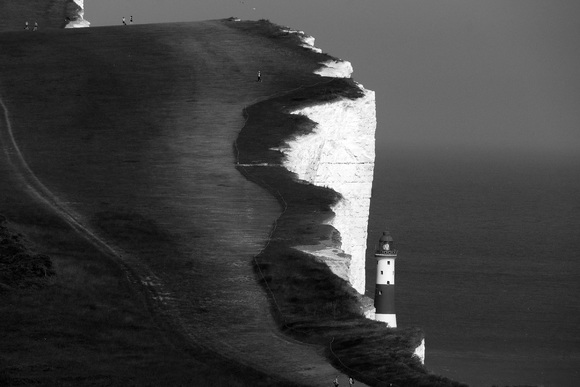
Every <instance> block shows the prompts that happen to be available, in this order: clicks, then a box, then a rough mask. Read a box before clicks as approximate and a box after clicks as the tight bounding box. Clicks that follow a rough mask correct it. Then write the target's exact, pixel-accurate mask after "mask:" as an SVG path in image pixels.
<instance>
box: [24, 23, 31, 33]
mask: <svg viewBox="0 0 580 387" xmlns="http://www.w3.org/2000/svg"><path fill="white" fill-rule="evenodd" d="M24 29H25V30H27V31H28V30H29V29H30V28H28V21H26V23H24Z"/></svg>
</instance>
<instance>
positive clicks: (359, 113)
mask: <svg viewBox="0 0 580 387" xmlns="http://www.w3.org/2000/svg"><path fill="white" fill-rule="evenodd" d="M333 63H335V64H337V63H338V65H334V66H333V67H332V68H331V70H330V72H329V73H328V74H329V75H330V76H334V72H335V70H336V69H337V68H340V69H341V71H342V73H343V74H344V69H345V68H346V69H348V68H350V69H351V72H352V67H351V66H350V63H348V62H335V61H333ZM340 63H342V64H340ZM326 68H327V66H325V67H323V68H322V69H321V70H320V73H321V74H322V75H324V74H325V69H326ZM359 87H360V88H361V90H362V91H363V96H362V97H361V98H357V99H354V100H351V99H347V98H343V99H339V100H335V101H332V102H329V103H322V104H318V105H314V106H309V107H305V108H302V109H299V110H296V111H293V112H292V113H293V114H302V115H305V116H307V117H308V118H310V119H311V120H312V121H314V122H316V123H317V125H316V127H315V128H314V130H313V131H312V132H311V133H309V134H307V135H305V136H301V137H297V138H294V139H292V140H289V141H287V142H286V144H285V145H286V147H283V148H281V149H280V150H281V151H282V152H283V153H284V155H285V158H284V161H283V165H284V167H285V168H287V169H288V170H289V171H291V172H294V173H296V174H297V176H298V178H299V179H300V180H303V181H305V182H308V183H311V184H314V185H317V186H322V187H328V188H331V189H333V190H334V191H336V192H338V193H339V194H340V195H341V196H342V199H340V200H339V202H338V203H337V204H336V205H335V206H334V207H333V208H332V210H333V211H334V213H335V216H334V218H332V219H331V220H330V221H329V224H331V225H332V226H333V227H334V228H335V229H336V230H338V232H339V233H340V237H341V246H340V250H338V249H337V248H336V247H333V246H325V245H320V246H296V248H297V249H299V250H302V251H305V252H308V253H310V254H313V255H315V256H316V257H318V258H319V259H321V260H322V261H324V262H325V263H326V264H327V265H328V266H329V268H330V269H331V270H332V271H333V272H334V273H335V274H336V275H338V276H340V277H341V278H343V279H345V280H346V281H348V282H350V284H351V285H352V287H353V288H354V289H356V290H357V291H358V292H359V293H361V294H364V292H365V252H366V242H367V227H368V218H369V208H370V201H371V190H372V184H373V170H374V163H375V129H376V108H375V93H374V92H373V91H370V90H366V89H364V88H363V87H362V86H361V85H359Z"/></svg>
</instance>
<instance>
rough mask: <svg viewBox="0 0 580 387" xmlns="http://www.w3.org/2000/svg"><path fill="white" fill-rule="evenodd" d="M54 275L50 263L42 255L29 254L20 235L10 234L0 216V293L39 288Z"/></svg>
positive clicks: (48, 258) (47, 257) (48, 259)
mask: <svg viewBox="0 0 580 387" xmlns="http://www.w3.org/2000/svg"><path fill="white" fill-rule="evenodd" d="M52 275H54V270H53V267H52V261H51V260H50V257H49V256H47V255H44V254H35V253H33V252H31V251H30V250H29V249H28V248H27V247H26V246H25V245H24V244H23V237H22V235H20V234H17V233H14V232H11V231H10V230H9V228H8V227H7V222H6V218H5V217H4V216H2V215H0V292H2V291H9V290H12V289H13V288H28V287H34V288H39V287H41V286H42V285H43V284H44V281H43V280H45V279H47V278H48V277H50V276H52Z"/></svg>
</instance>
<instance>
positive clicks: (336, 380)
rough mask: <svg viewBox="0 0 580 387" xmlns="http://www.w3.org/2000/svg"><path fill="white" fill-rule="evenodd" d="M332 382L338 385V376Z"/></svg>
mask: <svg viewBox="0 0 580 387" xmlns="http://www.w3.org/2000/svg"><path fill="white" fill-rule="evenodd" d="M332 384H334V387H338V376H337V377H336V378H335V379H334V381H333V382H332Z"/></svg>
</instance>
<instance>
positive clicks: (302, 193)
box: [236, 22, 463, 386]
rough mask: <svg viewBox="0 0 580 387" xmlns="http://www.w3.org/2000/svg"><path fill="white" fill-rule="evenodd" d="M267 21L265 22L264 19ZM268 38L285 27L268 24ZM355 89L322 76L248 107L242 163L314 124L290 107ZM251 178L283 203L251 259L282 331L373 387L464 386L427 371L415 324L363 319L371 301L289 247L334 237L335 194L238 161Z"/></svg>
mask: <svg viewBox="0 0 580 387" xmlns="http://www.w3.org/2000/svg"><path fill="white" fill-rule="evenodd" d="M262 23H263V24H264V25H266V22H262ZM264 28H265V32H266V34H268V36H270V37H271V38H273V39H279V38H280V37H281V36H283V35H284V33H282V32H280V31H279V30H278V31H279V32H276V31H275V29H276V28H275V27H274V26H273V25H271V24H267V25H266V26H265V27H264ZM360 93H361V91H360V89H359V88H358V87H356V85H355V84H354V82H353V81H352V80H350V79H329V78H322V79H321V82H319V83H318V84H314V85H311V86H308V87H303V88H300V89H299V90H296V91H294V92H291V93H289V94H286V95H283V96H280V97H277V98H273V99H270V100H267V101H263V102H260V103H258V104H255V105H253V106H250V107H249V108H247V109H246V111H245V115H246V118H247V122H246V126H245V127H244V128H243V130H242V131H241V133H240V135H239V137H238V139H237V142H236V148H237V149H238V150H239V156H238V161H239V162H240V163H241V164H246V165H247V164H251V163H269V164H277V165H280V164H281V162H282V154H281V152H279V151H277V150H275V149H277V148H280V147H281V146H283V143H284V140H286V139H289V138H292V137H293V136H297V135H303V134H306V133H308V132H310V131H312V129H313V128H314V123H313V122H312V121H310V120H309V119H308V118H306V117H302V116H296V115H290V114H287V113H285V112H286V111H288V110H293V109H297V108H299V107H302V106H304V104H316V103H324V102H328V101H332V100H335V99H338V98H353V99H354V98H357V97H359V96H360ZM239 170H240V172H241V173H243V174H244V175H245V176H246V177H247V178H248V179H250V180H252V181H254V182H256V183H257V184H260V185H262V186H263V187H265V188H266V189H268V190H269V191H270V192H271V193H272V194H273V195H274V196H276V197H277V198H278V200H279V201H280V203H281V205H282V206H283V207H284V208H285V211H284V213H283V214H282V215H281V217H280V218H279V219H278V221H277V225H276V228H275V230H274V231H273V234H272V238H271V242H270V243H269V245H268V246H267V247H266V249H265V250H264V251H263V252H262V253H261V254H260V255H259V256H257V257H256V260H255V261H256V265H255V269H256V276H257V278H258V280H259V281H260V282H261V283H262V284H263V286H264V288H265V290H266V291H267V292H268V294H269V295H270V299H271V302H272V311H273V313H274V315H275V316H276V318H277V321H278V323H279V325H280V328H281V329H282V330H283V331H284V332H285V333H287V334H289V335H291V336H293V337H295V338H297V339H299V340H302V341H305V342H308V343H317V344H321V345H323V346H324V347H325V348H326V354H327V356H328V358H329V360H330V361H331V362H332V363H333V364H334V365H335V366H336V367H338V368H339V369H342V370H343V371H344V372H345V373H347V374H350V375H353V376H355V378H356V379H358V380H361V381H363V382H365V383H367V384H369V385H374V386H390V385H393V386H462V385H463V384H460V383H458V382H455V381H452V380H450V379H448V378H445V377H440V376H436V375H433V374H430V373H429V372H427V370H426V369H425V368H424V367H423V366H422V365H421V363H420V361H419V359H418V358H416V357H415V356H413V352H414V349H415V348H416V347H417V346H418V345H419V344H420V343H421V340H422V339H423V332H422V331H421V330H420V329H418V328H399V329H389V328H387V327H386V326H385V325H384V324H382V323H379V322H376V321H371V320H368V319H366V318H364V317H363V309H364V305H366V304H368V303H369V300H368V299H366V298H364V297H362V296H360V295H359V294H358V293H356V292H355V291H354V290H353V289H352V288H351V287H350V286H349V284H348V283H346V282H345V281H344V280H342V279H340V278H339V277H337V276H335V275H334V274H332V273H331V271H330V270H329V269H328V267H327V266H326V265H324V264H323V263H320V262H318V261H317V260H316V259H315V258H314V257H313V256H310V255H308V254H305V253H302V252H299V251H297V250H295V249H292V248H291V247H292V246H296V245H300V244H315V243H317V242H319V241H321V240H327V241H328V240H333V239H334V240H335V245H337V246H338V243H336V232H335V230H334V229H333V228H332V227H330V226H328V225H324V221H325V220H326V219H328V217H330V216H332V211H331V210H330V208H331V207H330V206H331V205H332V204H333V203H334V202H335V201H336V200H338V195H337V193H336V192H334V191H332V190H329V189H325V188H321V187H316V186H312V185H309V184H303V183H298V182H297V181H296V180H295V176H294V175H293V174H292V173H290V172H288V171H287V170H285V169H283V168H262V167H239Z"/></svg>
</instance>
